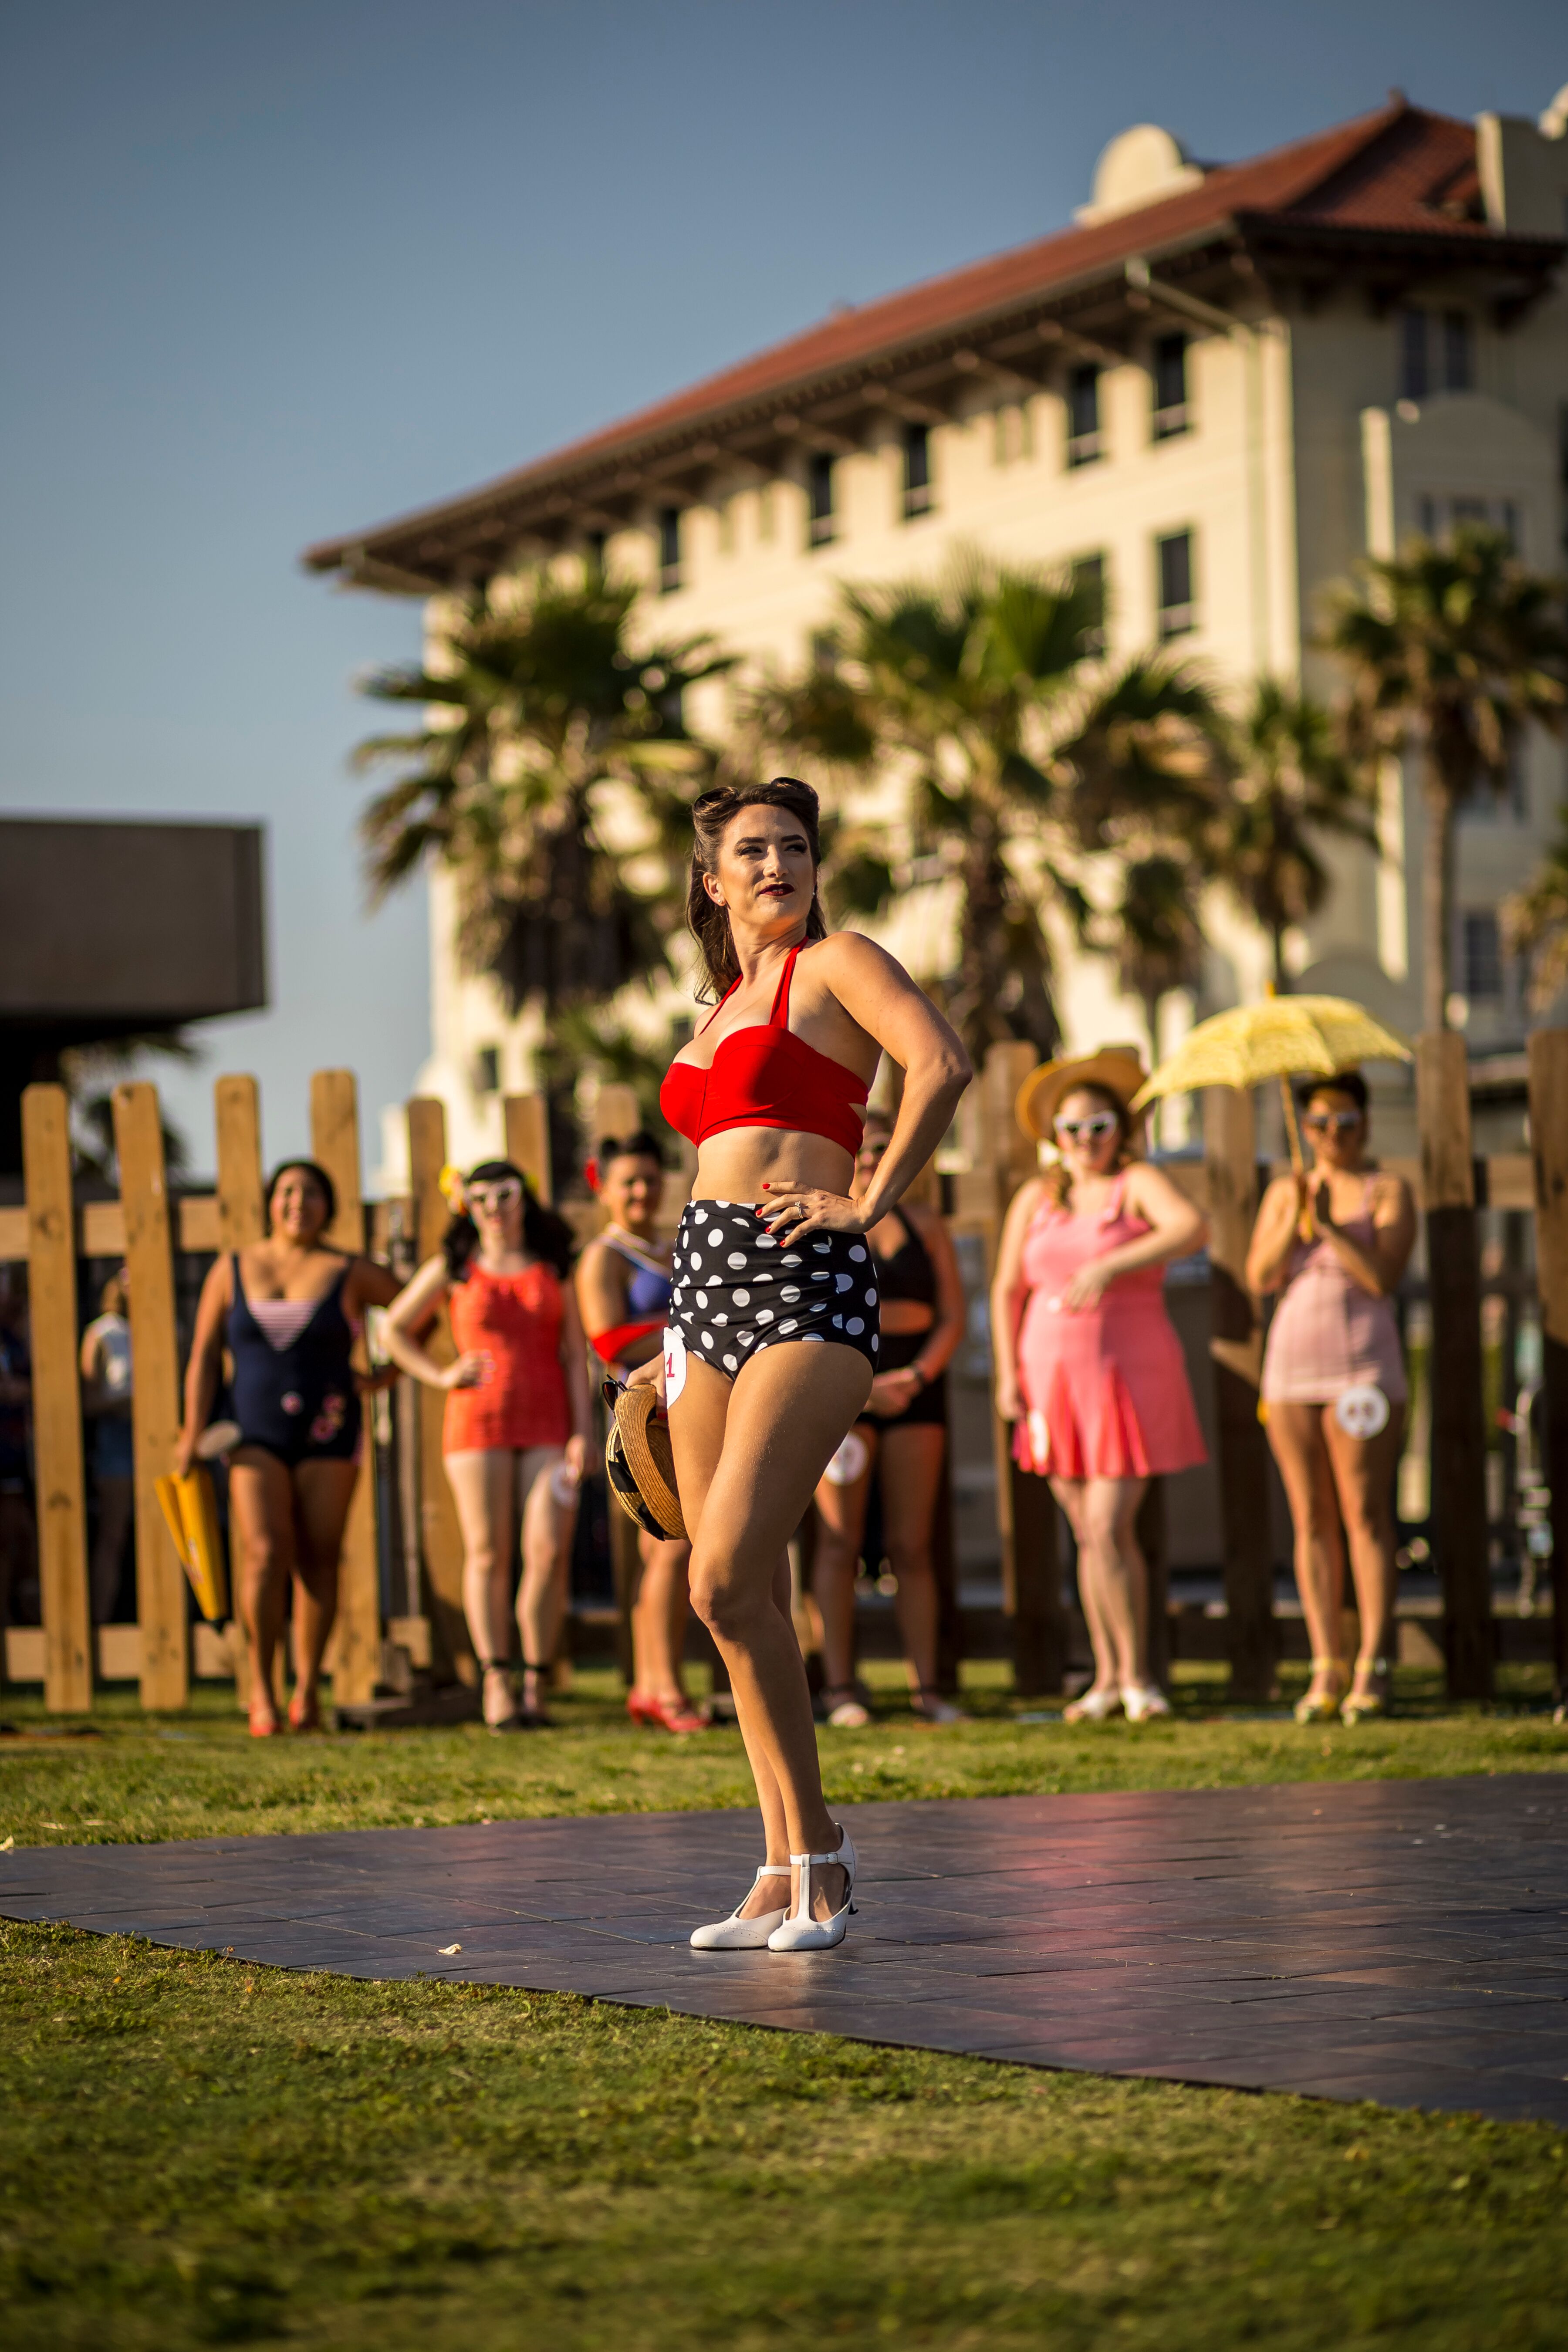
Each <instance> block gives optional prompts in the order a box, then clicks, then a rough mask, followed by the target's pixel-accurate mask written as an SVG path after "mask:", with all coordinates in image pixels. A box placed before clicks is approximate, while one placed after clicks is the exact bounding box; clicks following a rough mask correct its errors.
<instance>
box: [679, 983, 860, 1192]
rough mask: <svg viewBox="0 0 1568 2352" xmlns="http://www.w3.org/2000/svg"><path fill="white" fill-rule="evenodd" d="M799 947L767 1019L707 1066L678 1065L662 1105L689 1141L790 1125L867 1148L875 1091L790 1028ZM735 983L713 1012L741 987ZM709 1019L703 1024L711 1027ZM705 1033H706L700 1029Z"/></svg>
mask: <svg viewBox="0 0 1568 2352" xmlns="http://www.w3.org/2000/svg"><path fill="white" fill-rule="evenodd" d="M799 953H800V950H799V948H797V947H796V948H791V950H790V951H789V955H788V957H787V959H786V961H785V963H784V977H783V979H782V980H781V981H780V982H779V984H778V992H777V993H776V995H775V996H774V998H773V1011H772V1013H769V1015H768V1018H767V1020H766V1021H765V1022H753V1023H752V1026H751V1027H750V1028H749V1029H732V1030H731V1032H730V1034H729V1035H728V1036H727V1037H726V1038H724V1039H723V1040H722V1042H721V1044H720V1045H719V1047H718V1050H717V1051H716V1053H715V1054H714V1056H713V1059H712V1061H711V1062H710V1064H709V1066H708V1067H707V1069H705V1070H700V1069H698V1068H697V1066H696V1065H695V1064H694V1063H691V1062H672V1063H671V1064H670V1066H669V1069H668V1074H667V1075H666V1077H665V1081H664V1084H663V1086H662V1087H660V1088H659V1090H658V1107H659V1108H660V1110H661V1111H662V1112H663V1113H664V1116H665V1118H667V1119H668V1121H669V1124H670V1126H671V1127H672V1128H674V1129H675V1131H676V1133H677V1135H684V1136H685V1138H686V1139H687V1141H688V1142H689V1143H699V1144H700V1143H705V1142H706V1141H707V1139H708V1138H709V1137H710V1135H720V1134H722V1132H723V1130H724V1129H726V1128H729V1127H784V1128H789V1129H793V1130H794V1131H795V1133H797V1134H800V1135H820V1136H822V1137H823V1138H824V1139H825V1140H826V1141H827V1142H829V1143H837V1144H841V1145H842V1146H843V1148H844V1150H846V1151H848V1152H851V1153H853V1152H857V1151H858V1150H859V1149H860V1134H861V1129H862V1126H863V1124H864V1122H863V1121H862V1119H861V1118H860V1109H861V1107H862V1106H863V1105H864V1103H865V1100H866V1097H867V1095H868V1093H869V1091H870V1089H869V1087H868V1085H867V1083H866V1081H865V1079H864V1078H858V1077H857V1076H856V1075H855V1073H854V1071H853V1070H847V1069H846V1068H845V1066H844V1065H843V1063H842V1062H836V1061H835V1060H834V1059H833V1057H832V1055H828V1054H819V1053H818V1052H817V1049H816V1046H815V1045H807V1044H806V1042H805V1038H804V1037H797V1036H795V1034H794V1033H793V1031H792V1030H791V1028H790V1025H789V984H790V981H791V979H792V977H793V975H794V972H795V958H796V956H797V955H799ZM740 984H741V983H740V981H739V979H738V978H737V979H735V980H733V981H731V983H730V986H729V987H728V988H727V989H726V990H725V991H724V993H723V995H722V996H721V998H720V999H719V1003H717V1004H716V1005H715V1006H714V1007H713V1010H712V1012H711V1013H710V1015H709V1021H716V1020H717V1019H718V1017H719V1013H720V1011H721V1007H722V1006H723V1005H724V1004H725V1003H726V1002H727V1001H728V999H729V998H730V997H731V995H732V994H733V993H734V992H735V990H736V989H737V988H739V986H740ZM707 1026H708V1021H705V1022H704V1023H703V1024H702V1028H703V1029H706V1028H707ZM697 1034H698V1035H699V1036H700V1035H701V1034H702V1031H701V1030H699V1031H698V1033H697Z"/></svg>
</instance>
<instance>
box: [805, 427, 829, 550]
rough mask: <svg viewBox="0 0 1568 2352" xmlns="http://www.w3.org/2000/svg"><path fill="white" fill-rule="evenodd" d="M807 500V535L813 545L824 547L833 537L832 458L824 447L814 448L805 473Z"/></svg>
mask: <svg viewBox="0 0 1568 2352" xmlns="http://www.w3.org/2000/svg"><path fill="white" fill-rule="evenodd" d="M806 496H807V499H808V501H809V516H810V520H809V531H808V535H809V538H810V541H811V544H812V546H813V547H826V544H827V542H828V541H829V540H830V539H831V538H832V537H833V535H834V532H833V458H832V456H831V454H830V452H829V451H827V450H826V449H814V450H813V451H812V453H811V463H810V466H809V467H808V469H807V473H806Z"/></svg>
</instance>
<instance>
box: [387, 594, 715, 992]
mask: <svg viewBox="0 0 1568 2352" xmlns="http://www.w3.org/2000/svg"><path fill="white" fill-rule="evenodd" d="M636 605H637V589H636V587H635V586H633V585H631V584H629V583H622V582H613V581H610V580H608V579H606V578H605V576H604V574H603V573H602V572H597V571H590V572H589V573H588V574H587V576H586V577H585V578H584V580H583V581H582V582H581V583H571V582H563V581H562V580H559V579H557V578H555V577H554V576H552V574H551V573H550V572H548V571H546V570H543V569H541V570H537V571H535V572H530V573H527V574H525V575H523V576H522V577H521V578H514V579H511V580H508V581H507V582H505V583H498V584H496V585H494V586H492V587H490V588H489V589H487V590H477V591H475V592H474V593H472V594H470V595H468V596H467V597H466V598H463V599H461V600H460V601H458V603H457V604H456V606H455V609H454V610H453V611H452V613H451V616H450V618H449V619H448V620H447V623H446V625H445V626H444V629H443V632H442V636H441V640H440V647H439V652H438V655H437V658H436V659H435V660H433V661H432V662H429V663H420V662H415V663H405V664H399V665H395V666H394V667H389V668H384V669H379V670H376V671H374V672H373V673H372V674H371V676H370V677H368V678H367V679H366V680H365V681H364V685H363V691H364V692H365V693H366V694H368V695H370V696H371V697H372V698H374V699H375V700H377V701H382V702H395V703H413V704H415V705H416V706H418V707H419V708H420V709H421V710H422V712H423V714H424V717H423V722H422V724H421V725H420V726H419V727H418V728H417V729H416V730H415V731H413V732H412V733H408V734H398V735H377V736H372V737H371V738H370V739H369V740H367V741H365V742H363V743H361V744H360V745H359V747H358V749H357V751H355V752H354V755H353V763H354V765H355V767H356V768H360V769H363V768H368V767H372V766H375V765H379V764H381V763H383V762H385V761H395V762H397V763H398V764H399V765H400V766H401V767H402V769H403V771H404V772H403V773H402V774H401V775H400V776H399V777H398V779H397V781H396V782H395V783H393V784H391V785H390V786H388V787H387V788H386V789H385V790H384V791H383V792H380V793H377V794H376V795H375V797H374V799H373V800H372V801H371V802H370V803H369V805H368V807H367V808H366V809H365V811H364V814H363V817H362V819H361V823H360V831H361V836H362V839H363V844H364V853H365V870H366V874H367V877H368V879H369V883H370V888H371V896H372V901H373V903H374V902H376V901H379V900H380V899H382V898H384V897H385V896H386V894H387V893H388V892H389V891H391V890H393V889H395V887H397V885H398V884H399V883H401V882H404V881H405V880H406V879H407V878H408V877H409V876H410V875H412V874H413V873H414V872H415V871H416V869H417V868H418V867H419V866H422V865H425V864H427V863H430V862H435V863H438V864H440V865H442V866H446V867H447V868H448V869H449V870H450V871H451V872H452V873H453V874H454V875H455V876H456V877H457V882H458V901H459V917H460V919H459V932H458V949H459V954H460V956H461V958H462V961H463V963H464V965H465V967H466V968H467V969H468V971H487V972H489V974H491V976H492V977H493V978H494V980H495V981H496V982H497V984H498V986H499V987H500V992H501V994H502V997H503V999H504V1000H505V1002H506V1003H507V1005H508V1007H509V1009H510V1011H512V1012H513V1013H515V1012H517V1011H518V1010H519V1008H520V1007H521V1005H522V1004H523V1003H525V1002H526V1001H527V1000H528V999H530V998H534V999H536V1000H537V1001H539V1002H540V1003H542V1004H543V1006H544V1007H545V1008H546V1009H547V1010H548V1011H549V1012H551V1013H555V1012H557V1011H558V1010H560V1009H561V1008H562V1007H564V1006H569V1005H580V1004H584V1003H590V1002H593V1001H595V1000H602V999H604V998H605V997H608V996H612V995H614V994H615V992H616V990H617V989H619V988H621V987H623V986H625V985H626V982H629V981H633V980H638V979H644V980H649V979H652V978H653V977H655V976H657V975H658V974H660V973H662V972H663V971H665V970H666V968H667V964H666V941H667V940H668V935H669V933H670V931H671V929H673V927H674V924H675V922H676V921H677V919H678V917H679V901H680V895H681V894H680V888H679V843H680V840H681V829H680V826H679V822H678V819H679V814H680V812H681V811H683V810H684V808H685V807H686V805H687V799H688V795H689V792H690V790H691V784H692V780H693V778H694V777H696V776H697V775H698V774H700V772H702V771H703V770H704V769H705V767H706V766H707V765H708V763H709V755H708V753H707V752H706V751H704V749H703V747H702V746H701V745H700V743H699V742H698V741H697V740H695V738H694V737H693V736H692V735H691V734H690V733H689V730H688V729H687V726H686V722H685V718H684V709H683V697H684V695H685V693H686V690H687V688H689V687H691V686H694V685H695V684H696V683H697V682H698V681H699V680H700V679H701V678H706V677H713V676H715V675H716V674H717V673H718V672H720V671H721V670H722V669H724V668H726V667H728V664H727V662H726V661H725V660H724V658H723V657H721V656H720V655H719V654H718V653H717V652H716V650H715V648H714V646H713V645H712V643H711V641H710V640H709V639H706V638H694V639H691V640H689V642H687V643H684V644H681V645H675V646H659V645H655V646H648V647H647V648H646V649H645V650H641V651H637V650H634V648H633V646H632V644H631V642H630V638H631V634H632V632H631V622H632V617H633V614H634V611H635V608H636Z"/></svg>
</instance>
